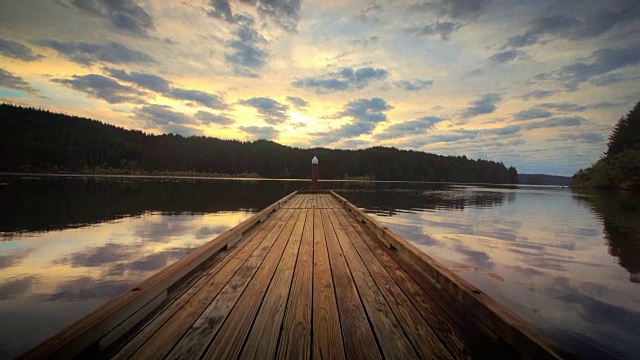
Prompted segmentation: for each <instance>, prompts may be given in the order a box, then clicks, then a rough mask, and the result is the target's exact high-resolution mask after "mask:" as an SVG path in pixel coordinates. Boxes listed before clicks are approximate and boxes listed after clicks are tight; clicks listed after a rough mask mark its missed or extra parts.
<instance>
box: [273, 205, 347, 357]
mask: <svg viewBox="0 0 640 360" xmlns="http://www.w3.org/2000/svg"><path fill="white" fill-rule="evenodd" d="M312 302H313V210H309V211H308V212H307V216H306V219H305V224H304V231H303V232H302V241H301V244H300V250H299V252H298V261H297V263H296V267H295V271H294V275H293V282H292V284H291V290H290V293H289V299H288V301H287V309H286V312H285V316H284V322H283V324H282V331H281V333H280V342H279V344H278V353H277V358H278V359H309V358H310V356H311V316H312V313H311V306H312ZM336 314H337V313H336Z"/></svg>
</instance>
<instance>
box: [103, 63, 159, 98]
mask: <svg viewBox="0 0 640 360" xmlns="http://www.w3.org/2000/svg"><path fill="white" fill-rule="evenodd" d="M103 70H104V71H106V72H107V73H108V74H109V76H111V77H114V78H116V79H118V80H122V81H126V82H130V83H133V84H136V85H138V86H140V87H143V88H145V89H149V90H152V91H155V92H159V93H168V92H169V81H168V80H166V79H164V78H162V77H160V76H157V75H153V74H147V73H143V72H138V71H132V72H130V73H127V72H126V71H125V70H121V69H114V68H103Z"/></svg>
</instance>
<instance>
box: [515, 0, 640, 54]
mask: <svg viewBox="0 0 640 360" xmlns="http://www.w3.org/2000/svg"><path fill="white" fill-rule="evenodd" d="M639 16H640V3H638V2H637V1H636V0H618V1H598V0H586V1H556V2H552V3H551V4H550V6H548V7H547V8H546V9H545V11H542V12H541V13H540V15H539V16H537V17H535V18H534V19H533V20H532V21H531V24H530V25H531V26H530V28H529V29H528V30H527V31H526V32H524V33H523V34H520V35H516V36H513V37H511V38H509V39H508V41H507V44H506V46H510V47H513V48H519V47H524V46H529V45H533V44H536V43H538V42H542V41H545V40H553V39H556V38H565V39H570V40H583V39H590V38H595V37H598V36H600V35H602V34H604V33H605V32H608V31H610V30H612V29H613V28H615V27H618V28H619V27H622V26H625V25H627V24H632V25H633V26H635V27H636V29H637V25H638V24H637V21H636V20H637V19H638V17H639Z"/></svg>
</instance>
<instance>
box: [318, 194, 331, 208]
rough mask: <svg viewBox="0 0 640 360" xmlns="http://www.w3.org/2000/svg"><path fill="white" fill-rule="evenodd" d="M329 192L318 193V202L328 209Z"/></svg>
mask: <svg viewBox="0 0 640 360" xmlns="http://www.w3.org/2000/svg"><path fill="white" fill-rule="evenodd" d="M329 196H331V195H329V194H320V203H321V205H322V207H323V208H325V209H329V208H331V203H330V202H329Z"/></svg>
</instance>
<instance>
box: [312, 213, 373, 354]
mask: <svg viewBox="0 0 640 360" xmlns="http://www.w3.org/2000/svg"><path fill="white" fill-rule="evenodd" d="M320 213H321V216H322V223H323V226H324V234H325V238H326V241H327V248H328V250H329V262H330V264H331V271H332V274H333V282H334V284H335V288H336V298H337V302H338V311H339V313H340V325H341V328H342V336H343V338H344V346H345V353H346V355H347V358H348V359H381V358H382V356H381V354H380V352H379V349H378V345H377V344H376V338H375V335H374V334H373V330H372V328H371V326H370V324H369V319H368V317H367V313H366V311H365V309H364V305H363V304H362V302H361V300H360V296H359V295H358V290H357V289H356V285H355V283H354V280H353V277H352V276H351V272H350V271H349V267H348V266H347V262H346V259H345V257H344V254H343V253H342V251H341V249H340V244H339V243H338V239H337V238H336V234H335V232H334V229H333V227H332V225H331V221H329V217H328V215H327V210H326V209H323V210H320Z"/></svg>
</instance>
